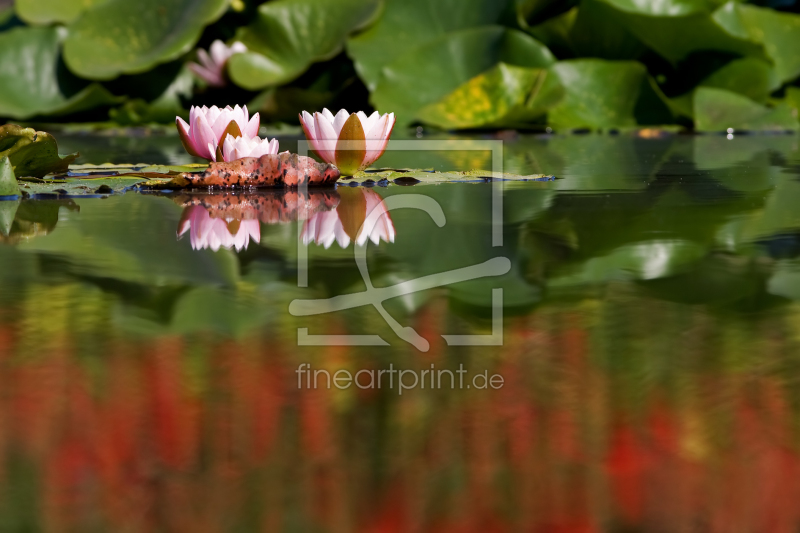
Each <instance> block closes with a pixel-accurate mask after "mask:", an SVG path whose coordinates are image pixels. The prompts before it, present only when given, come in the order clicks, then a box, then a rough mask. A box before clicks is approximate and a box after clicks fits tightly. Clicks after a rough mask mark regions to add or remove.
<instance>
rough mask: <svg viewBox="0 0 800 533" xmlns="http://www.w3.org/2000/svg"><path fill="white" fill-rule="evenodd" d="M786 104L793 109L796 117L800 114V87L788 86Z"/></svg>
mask: <svg viewBox="0 0 800 533" xmlns="http://www.w3.org/2000/svg"><path fill="white" fill-rule="evenodd" d="M786 105H788V106H789V107H790V108H792V109H793V115H794V118H798V114H800V87H787V88H786Z"/></svg>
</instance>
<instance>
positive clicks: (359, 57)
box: [347, 0, 513, 120]
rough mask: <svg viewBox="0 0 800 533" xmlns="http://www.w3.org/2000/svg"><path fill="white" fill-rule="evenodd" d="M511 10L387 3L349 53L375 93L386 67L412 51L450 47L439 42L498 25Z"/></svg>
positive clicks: (502, 4)
mask: <svg viewBox="0 0 800 533" xmlns="http://www.w3.org/2000/svg"><path fill="white" fill-rule="evenodd" d="M512 7H513V0H385V7H384V10H383V12H382V13H381V17H380V19H378V21H377V22H376V23H375V24H373V25H372V26H371V27H370V28H369V29H368V30H366V31H365V32H363V33H361V34H359V35H357V36H355V37H352V38H351V39H349V40H348V42H347V52H348V54H349V55H350V57H352V58H353V61H355V64H356V70H358V74H359V76H361V79H363V80H364V83H366V85H367V87H368V88H369V90H370V91H372V90H374V89H375V87H376V86H377V85H378V82H379V81H380V79H381V76H382V70H383V68H384V66H386V65H389V64H391V63H393V62H394V61H395V60H396V59H399V58H400V57H402V56H406V55H408V54H409V53H411V52H412V51H415V50H429V48H426V47H425V45H426V44H428V43H430V42H432V41H437V40H438V41H439V42H441V43H447V42H448V41H447V40H440V39H441V37H442V36H444V35H447V34H449V33H452V32H456V31H459V30H464V29H467V28H475V27H478V26H487V25H491V24H497V23H499V22H500V21H501V19H502V18H503V17H504V15H505V14H506V13H507V12H508V11H509V9H511V8H512ZM425 57H426V56H424V55H420V56H418V59H421V58H425ZM487 68H488V67H487ZM478 72H480V71H478ZM478 72H475V73H474V74H477V73H478ZM474 74H473V75H474ZM471 77H472V76H468V77H467V79H468V78H471ZM428 81H430V80H426V82H428ZM463 81H466V79H462V80H460V81H459V82H458V83H456V84H455V85H453V87H452V88H453V89H454V88H455V87H456V86H458V84H459V83H461V82H463ZM401 120H402V119H401Z"/></svg>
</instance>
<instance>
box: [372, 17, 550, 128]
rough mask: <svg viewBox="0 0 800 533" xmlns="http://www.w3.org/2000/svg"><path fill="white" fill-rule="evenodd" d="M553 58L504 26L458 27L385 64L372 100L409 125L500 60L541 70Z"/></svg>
mask: <svg viewBox="0 0 800 533" xmlns="http://www.w3.org/2000/svg"><path fill="white" fill-rule="evenodd" d="M420 57H424V58H425V61H420ZM554 61H555V58H554V57H553V55H552V54H551V53H550V51H549V50H548V49H547V48H546V47H545V46H544V45H543V44H541V43H540V42H538V41H537V40H536V39H534V38H533V37H530V36H529V35H527V34H525V33H522V32H520V31H517V30H511V29H508V28H504V27H502V26H484V27H479V28H471V29H466V30H460V31H457V32H451V33H448V34H445V35H443V36H441V37H439V38H438V39H436V40H434V41H431V42H428V43H427V44H425V45H424V46H422V47H420V48H417V49H415V50H412V51H410V52H408V53H406V54H405V55H403V56H400V57H398V58H397V59H395V60H394V61H393V62H391V63H389V64H387V65H386V66H385V67H384V68H383V70H382V71H381V76H380V79H379V81H378V84H377V86H376V87H375V90H374V91H373V92H372V95H371V100H372V103H373V105H374V106H375V107H376V108H377V109H380V110H392V111H394V112H395V114H396V116H397V120H398V122H399V123H403V124H409V123H411V122H413V121H414V120H415V119H416V120H420V121H422V120H424V118H425V117H424V114H423V113H422V109H423V108H424V107H425V106H427V105H429V104H432V103H435V102H437V101H439V100H440V99H442V98H444V97H445V96H447V94H449V93H450V92H452V91H454V90H456V89H457V88H458V87H459V86H460V85H461V84H462V83H465V82H467V81H469V80H470V79H471V78H474V77H475V76H477V75H479V74H481V73H482V72H485V71H486V70H489V69H491V68H492V67H494V66H496V65H497V64H498V63H501V62H502V63H506V64H509V65H515V66H521V67H528V68H545V67H548V66H550V65H551V64H553V62H554ZM420 80H425V83H420Z"/></svg>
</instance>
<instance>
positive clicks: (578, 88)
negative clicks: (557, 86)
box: [548, 59, 671, 128]
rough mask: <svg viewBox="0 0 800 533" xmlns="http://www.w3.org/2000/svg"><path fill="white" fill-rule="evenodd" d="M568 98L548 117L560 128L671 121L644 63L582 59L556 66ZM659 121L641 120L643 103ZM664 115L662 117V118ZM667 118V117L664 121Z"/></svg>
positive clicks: (617, 126)
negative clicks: (640, 110)
mask: <svg viewBox="0 0 800 533" xmlns="http://www.w3.org/2000/svg"><path fill="white" fill-rule="evenodd" d="M552 70H553V72H555V74H556V75H557V76H558V78H559V79H560V80H561V84H562V85H563V86H564V88H565V90H566V96H565V97H564V99H563V100H562V101H561V103H559V104H558V105H557V106H556V107H554V108H553V109H551V110H550V112H549V114H548V123H549V124H551V125H552V126H553V127H556V128H620V127H631V126H635V125H637V124H639V123H659V122H660V123H667V122H671V117H670V116H669V111H668V109H667V106H666V104H665V103H664V102H662V101H661V97H660V95H658V94H657V93H656V89H655V87H654V84H653V83H651V80H650V78H649V76H648V74H647V71H646V70H645V68H644V66H643V65H642V64H641V63H638V62H635V61H604V60H600V59H578V60H572V61H561V62H559V63H556V64H555V65H554V66H553V67H552ZM642 101H644V102H646V104H647V105H643V106H642V108H645V109H646V110H648V111H649V112H651V113H653V115H654V117H655V119H653V118H651V117H648V120H641V121H637V117H636V111H637V106H638V105H641V102H642ZM659 115H660V116H659ZM661 117H663V118H661Z"/></svg>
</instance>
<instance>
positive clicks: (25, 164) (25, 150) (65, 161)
mask: <svg viewBox="0 0 800 533" xmlns="http://www.w3.org/2000/svg"><path fill="white" fill-rule="evenodd" d="M0 157H8V159H9V160H10V161H11V166H12V167H13V168H14V174H15V175H16V176H17V177H18V178H22V177H25V176H34V177H37V178H39V177H42V176H45V175H46V174H50V173H54V172H66V171H67V168H68V167H69V164H70V163H72V162H73V161H75V159H77V158H78V154H71V155H68V156H66V157H63V158H62V157H59V155H58V144H57V143H56V140H55V138H54V137H53V136H52V135H50V134H49V133H45V132H43V131H36V130H34V129H33V128H23V127H22V126H17V125H16V124H6V125H5V126H0Z"/></svg>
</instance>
